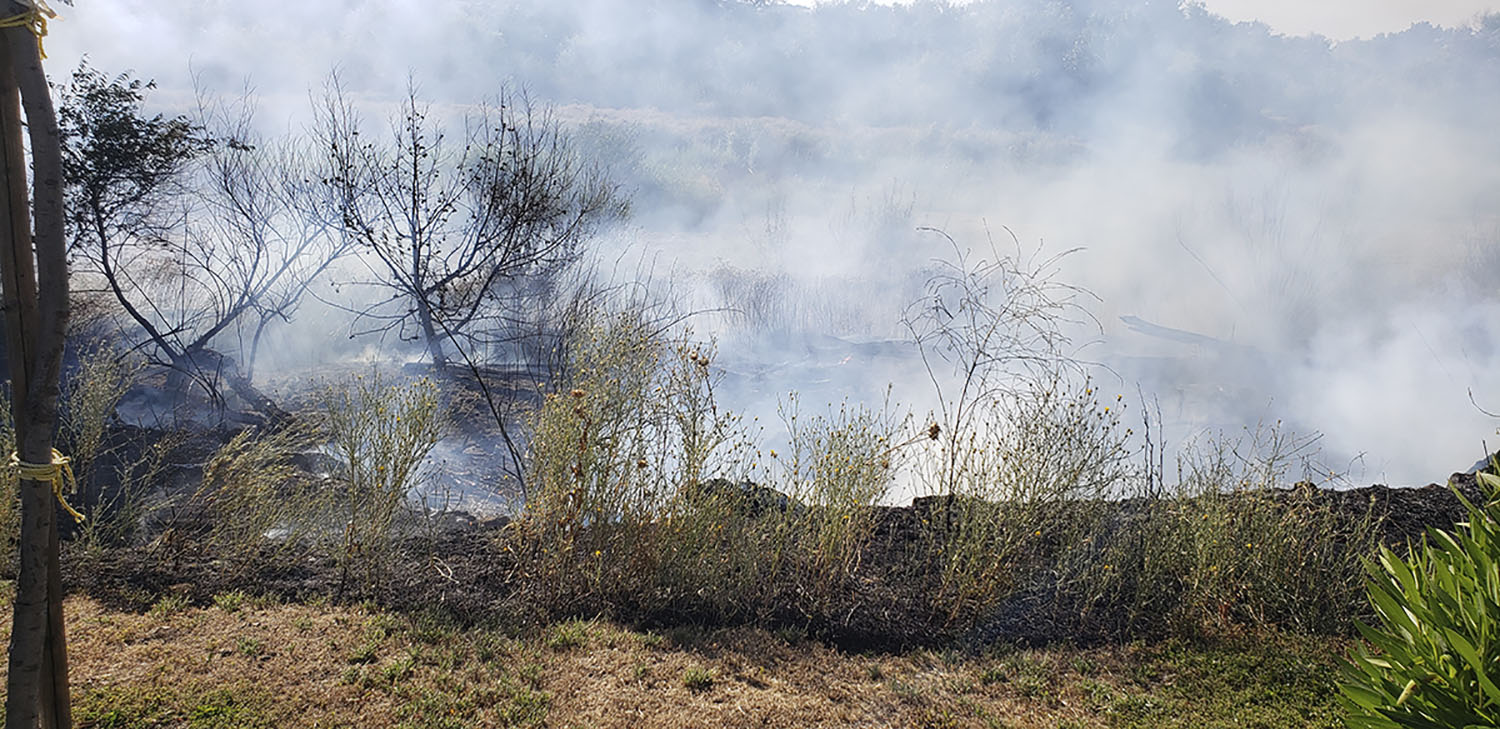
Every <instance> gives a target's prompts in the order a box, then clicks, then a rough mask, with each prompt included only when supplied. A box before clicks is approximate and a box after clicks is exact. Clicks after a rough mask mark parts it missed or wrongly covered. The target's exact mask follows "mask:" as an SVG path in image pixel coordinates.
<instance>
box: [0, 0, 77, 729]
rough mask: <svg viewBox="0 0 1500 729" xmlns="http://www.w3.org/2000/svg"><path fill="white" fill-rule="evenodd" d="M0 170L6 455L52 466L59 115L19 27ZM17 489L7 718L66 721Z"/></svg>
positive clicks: (31, 525)
mask: <svg viewBox="0 0 1500 729" xmlns="http://www.w3.org/2000/svg"><path fill="white" fill-rule="evenodd" d="M3 5H4V7H5V10H4V11H3V13H0V14H3V15H4V16H6V17H13V16H19V15H22V14H24V13H29V12H32V11H34V8H33V7H32V6H30V5H29V4H28V5H23V4H20V3H16V2H13V1H10V0H6V1H4V2H3ZM23 104H24V106H25V108H26V120H27V122H28V124H27V125H26V126H25V127H24V128H25V130H26V131H27V132H28V133H29V135H30V140H31V152H32V167H33V172H34V181H35V184H34V186H32V188H31V190H30V193H29V194H28V189H27V184H26V183H27V174H26V150H25V146H24V145H23V144H22V139H21V134H22V131H23V126H22V123H21V107H22V105H23ZM0 174H3V181H0V187H3V192H4V195H3V198H0V288H3V291H0V295H3V298H4V304H5V341H6V346H7V348H8V354H9V360H10V377H11V400H12V402H11V413H12V418H13V419H14V423H15V434H16V444H15V445H16V457H17V458H19V460H20V461H22V462H25V463H29V464H50V463H52V462H53V455H52V433H53V429H54V427H55V426H56V423H57V399H58V373H59V371H60V369H61V365H62V347H63V340H64V338H65V334H66V330H67V321H68V267H67V250H66V244H65V241H64V239H63V209H62V193H63V179H62V152H61V146H60V138H59V131H58V126H57V116H56V113H55V110H54V108H53V106H52V97H51V91H50V89H48V87H47V79H46V75H45V73H44V72H43V70H42V62H41V53H40V48H39V46H38V43H37V38H36V37H34V36H33V29H32V28H31V27H30V26H29V25H23V26H21V27H6V28H4V29H3V30H0ZM32 205H34V206H35V207H34V211H35V216H34V221H35V227H34V228H33V215H32V207H31V206H32ZM20 489H21V535H20V565H19V568H20V569H19V573H18V575H17V579H16V598H15V603H14V605H13V622H12V627H11V643H10V657H9V667H10V673H9V676H8V677H7V685H6V689H7V690H6V702H5V718H6V726H8V727H12V728H13V729H32V728H33V727H42V728H43V729H54V728H59V727H61V728H67V727H71V726H72V725H73V720H72V710H71V708H70V697H69V689H68V653H67V636H66V634H65V632H64V630H63V607H62V578H61V570H60V566H59V560H58V552H59V545H58V530H57V517H56V511H57V508H56V503H55V499H54V497H53V484H52V482H51V481H50V480H47V479H39V478H38V477H37V474H35V473H31V474H29V475H28V476H26V477H23V478H22V479H21V480H20Z"/></svg>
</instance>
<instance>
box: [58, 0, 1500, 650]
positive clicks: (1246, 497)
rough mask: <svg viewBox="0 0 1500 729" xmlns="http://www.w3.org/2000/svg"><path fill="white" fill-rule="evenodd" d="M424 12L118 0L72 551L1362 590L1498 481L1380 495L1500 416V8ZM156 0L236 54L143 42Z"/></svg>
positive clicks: (1082, 588) (894, 579) (453, 597)
mask: <svg viewBox="0 0 1500 729" xmlns="http://www.w3.org/2000/svg"><path fill="white" fill-rule="evenodd" d="M376 10H377V8H373V7H361V8H354V7H349V8H342V9H341V12H340V13H339V14H338V15H337V16H334V15H329V16H327V17H324V16H323V15H322V13H325V12H330V13H331V12H332V11H331V10H328V9H320V8H313V7H308V8H302V9H298V10H295V11H289V12H288V13H287V14H284V15H278V16H277V18H276V20H274V21H272V20H269V19H267V18H265V17H263V16H261V15H259V14H255V13H254V11H253V10H252V9H250V8H240V7H221V6H217V5H204V4H201V3H153V4H151V6H150V7H146V6H144V5H141V6H136V5H131V4H129V3H125V4H121V5H118V6H115V7H112V8H110V9H103V8H101V9H98V10H97V11H95V10H88V11H85V10H84V9H80V12H79V14H78V18H77V19H76V21H77V23H78V24H79V27H80V28H82V29H83V30H81V31H80V33H79V36H81V37H87V38H89V44H88V45H87V46H83V47H86V48H87V49H88V50H89V53H90V61H89V65H83V66H80V67H79V71H78V73H77V74H75V75H74V76H73V77H72V82H71V84H64V86H66V90H65V91H63V97H62V98H63V110H64V112H63V121H64V130H65V135H66V136H67V137H68V139H67V145H68V146H67V150H68V160H69V165H70V166H69V177H70V179H69V190H70V197H69V213H70V219H71V221H72V227H71V228H70V232H71V234H72V236H73V237H72V239H71V240H72V245H73V250H74V254H75V259H74V271H75V277H76V278H75V281H76V283H75V288H76V290H77V293H78V297H77V310H78V311H79V312H80V315H79V316H78V317H76V322H75V325H76V329H77V335H76V336H75V344H74V345H73V347H72V352H73V354H72V355H70V366H69V374H68V377H69V380H68V381H69V383H72V384H70V385H68V386H67V388H66V391H67V393H69V394H68V395H67V398H66V399H67V404H66V406H65V407H66V410H67V412H68V413H69V416H68V417H69V419H68V420H67V421H66V423H65V426H64V431H65V433H64V437H63V440H64V442H65V443H67V444H68V445H69V447H70V448H71V449H72V452H73V453H75V454H76V455H75V463H76V464H77V470H78V473H79V475H80V479H81V483H82V484H83V489H82V491H81V492H80V493H79V494H77V495H75V496H74V497H73V498H74V499H75V500H76V502H77V503H78V505H79V506H80V508H81V509H82V510H83V511H84V513H85V514H86V515H87V517H88V519H87V520H86V521H85V522H83V523H82V525H80V526H79V527H78V528H77V529H76V530H75V533H74V534H73V545H74V551H73V556H72V557H71V558H70V559H71V560H72V564H73V568H74V574H73V579H74V580H75V581H76V582H75V584H80V585H83V586H85V589H88V590H90V591H93V592H95V593H97V594H99V595H102V596H105V597H107V598H108V599H111V600H116V601H120V602H124V603H128V604H132V605H138V606H140V605H146V604H149V603H151V602H152V601H154V600H156V599H159V598H160V597H161V596H162V595H164V594H167V593H168V592H170V591H171V590H172V589H174V587H173V586H178V587H177V588H176V589H179V590H187V591H188V592H190V593H192V594H193V595H195V596H197V597H198V598H199V599H206V596H208V595H212V594H213V593H214V592H216V591H223V590H227V589H248V590H252V591H253V590H265V591H272V592H279V593H283V594H285V595H287V596H291V597H299V596H300V597H310V596H334V597H336V598H337V599H344V600H355V599H364V598H371V599H377V600H383V601H387V602H389V603H390V604H392V605H394V606H403V605H409V604H412V605H414V604H418V603H420V604H440V605H443V606H446V607H447V608H449V609H452V610H454V611H455V612H458V613H460V614H462V615H463V616H465V617H467V618H471V619H476V620H479V619H484V618H485V616H494V615H503V616H506V617H512V618H517V619H534V620H548V619H553V618H559V617H566V616H577V615H599V614H607V615H612V616H615V617H618V618H620V619H623V620H627V621H634V622H640V623H670V622H681V621H696V622H709V623H735V622H749V621H756V622H769V623H776V624H784V625H797V626H800V627H803V628H807V629H810V630H811V631H812V632H814V633H816V634H819V635H822V636H824V637H829V638H832V639H837V640H841V641H846V642H849V643H853V644H867V645H896V644H909V643H923V642H931V641H936V640H943V639H954V638H959V639H967V640H970V641H972V642H975V643H984V642H992V641H997V640H1050V639H1055V638H1079V639H1083V638H1101V637H1108V638H1119V637H1124V636H1133V635H1154V634H1162V633H1167V632H1178V633H1187V634H1194V633H1201V632H1213V631H1219V630H1234V629H1239V628H1241V627H1243V626H1247V625H1253V626H1277V627H1285V628H1290V629H1299V630H1308V631H1316V632H1334V633H1337V632H1343V631H1348V630H1349V629H1350V626H1351V625H1352V621H1353V620H1354V619H1355V618H1357V617H1360V616H1361V615H1362V614H1363V611H1364V610H1365V609H1366V608H1365V607H1364V603H1363V601H1362V598H1361V596H1360V572H1359V567H1358V564H1359V559H1360V558H1361V557H1363V556H1365V555H1366V554H1368V553H1369V551H1370V550H1371V549H1372V548H1373V546H1374V545H1375V544H1376V543H1378V542H1389V543H1392V544H1399V543H1401V540H1402V539H1404V538H1406V537H1409V536H1411V535H1413V534H1416V533H1418V532H1419V531H1420V528H1421V526H1423V525H1426V524H1433V525H1438V526H1446V525H1448V524H1450V523H1451V521H1452V519H1453V518H1455V517H1456V516H1458V514H1459V513H1460V512H1459V511H1458V509H1457V502H1456V500H1452V499H1449V498H1448V492H1447V491H1446V490H1445V489H1442V488H1440V487H1434V488H1431V489H1423V490H1414V491H1412V492H1410V493H1411V494H1420V496H1395V495H1392V494H1391V493H1389V492H1388V491H1387V490H1383V489H1374V490H1358V491H1350V492H1347V493H1342V494H1340V493H1332V492H1331V491H1330V488H1349V487H1352V486H1356V485H1361V484H1362V483H1369V482H1370V481H1371V480H1376V479H1380V480H1393V481H1397V482H1404V483H1425V482H1428V481H1432V480H1441V479H1444V478H1446V477H1447V475H1448V474H1449V473H1451V472H1453V471H1462V470H1464V469H1465V468H1466V467H1467V465H1468V464H1469V463H1473V462H1474V461H1475V460H1476V459H1477V458H1479V457H1480V456H1481V455H1482V454H1483V453H1484V452H1485V446H1484V444H1483V439H1484V438H1485V437H1486V436H1487V435H1488V434H1490V433H1492V432H1493V431H1494V428H1495V422H1494V419H1493V416H1491V415H1489V414H1487V413H1486V412H1485V411H1484V410H1483V409H1482V407H1481V406H1484V405H1486V404H1488V403H1493V402H1495V401H1496V400H1497V399H1500V391H1495V390H1494V389H1493V386H1492V381H1491V380H1490V379H1486V378H1484V377H1483V376H1482V374H1483V373H1485V372H1488V371H1493V369H1494V365H1495V364H1497V363H1496V360H1495V358H1496V350H1495V346H1494V344H1495V342H1496V341H1497V339H1496V338H1497V335H1500V332H1497V330H1496V325H1495V322H1496V321H1500V319H1497V318H1496V317H1495V316H1494V314H1495V312H1496V310H1497V300H1496V295H1495V287H1494V282H1495V280H1496V275H1495V274H1497V273H1500V268H1497V266H1500V259H1497V258H1496V254H1495V253H1494V251H1496V250H1500V246H1496V245H1495V242H1496V241H1495V234H1496V231H1497V230H1500V222H1497V219H1496V217H1495V215H1496V214H1495V209H1496V208H1495V204H1496V202H1497V201H1496V199H1495V190H1497V189H1500V186H1497V185H1495V184H1494V183H1495V182H1496V180H1495V179H1494V175H1495V173H1494V171H1493V170H1494V169H1497V167H1496V166H1495V165H1492V164H1488V161H1490V160H1494V159H1496V158H1497V156H1500V155H1497V152H1500V150H1497V149H1496V147H1495V141H1494V139H1493V134H1492V133H1491V130H1492V129H1493V128H1494V123H1495V122H1496V121H1500V119H1497V118H1496V117H1497V108H1496V106H1495V104H1496V100H1497V99H1500V94H1497V93H1495V92H1496V91H1500V89H1495V88H1494V86H1495V85H1496V84H1497V83H1500V81H1497V79H1500V73H1496V71H1500V68H1497V66H1500V63H1497V60H1500V35H1497V32H1500V31H1497V28H1500V24H1497V22H1496V21H1495V19H1494V18H1493V17H1487V18H1481V19H1478V20H1476V22H1475V24H1474V25H1473V26H1472V27H1465V28H1435V27H1431V26H1416V27H1413V28H1412V29H1410V30H1408V31H1405V32H1403V33H1400V34H1394V35H1388V36H1381V37H1378V38H1375V39H1371V40H1364V41H1343V42H1338V43H1333V42H1331V41H1328V40H1326V39H1321V38H1315V37H1313V38H1309V37H1286V36H1280V35H1276V34H1273V33H1271V32H1270V31H1269V30H1268V29H1267V28H1266V27H1264V26H1260V25H1253V24H1232V23H1229V22H1228V21H1225V20H1224V19H1223V18H1219V17H1217V16H1214V15H1212V14H1211V13H1209V12H1207V11H1206V10H1204V9H1203V8H1202V7H1201V6H1197V5H1192V4H1188V5H1185V6H1177V5H1175V4H1157V3H1148V4H1139V3H1112V2H1072V3H1056V2H1028V3H1020V4H1005V3H990V2H976V3H972V4H968V5H963V6H950V5H947V4H940V3H922V2H919V3H915V4H912V5H910V6H896V7H886V6H877V5H864V4H826V5H820V6H818V7H816V8H812V9H807V8H800V7H792V6H786V5H780V4H777V3H760V2H699V1H697V0H660V1H658V2H650V3H645V4H632V5H630V6H629V7H628V8H627V7H625V6H617V4H612V3H602V2H598V3H596V2H582V3H569V4H561V3H548V2H530V1H529V0H520V1H517V2H507V3H484V4H467V3H438V4H433V5H430V6H427V7H423V8H422V9H421V11H420V12H417V11H415V10H413V9H411V8H407V7H404V6H403V7H396V6H390V7H380V8H378V10H379V11H380V12H376ZM90 13H97V14H95V15H91V14H90ZM126 15H128V16H130V17H131V18H133V19H134V20H135V21H136V22H144V23H148V24H150V25H152V26H153V27H154V28H156V29H157V32H158V33H159V35H160V37H163V38H168V39H176V40H178V41H180V42H181V43H180V45H179V46H177V47H179V48H189V49H193V63H192V71H193V76H192V81H191V83H190V82H188V80H187V77H186V76H185V71H184V66H183V63H182V59H181V57H180V56H174V57H172V58H157V57H153V56H150V55H144V56H143V55H140V54H141V49H140V48H139V46H138V44H136V45H133V46H132V47H131V48H130V49H128V54H127V49H124V48H123V47H120V46H117V45H114V43H115V41H112V40H110V39H108V38H105V37H103V36H102V35H93V34H92V31H91V28H92V27H93V25H92V24H94V23H99V24H108V23H112V22H115V23H117V21H120V19H121V17H123V16H126ZM283 22H284V23H286V25H284V26H283V25H281V23H283ZM329 28H336V29H337V33H336V34H334V36H335V37H334V38H332V39H330V38H329V37H327V34H326V33H325V34H321V35H318V36H316V38H315V37H314V36H313V35H312V34H313V33H314V31H313V30H312V29H325V30H326V29H329ZM247 29H249V30H248V31H247ZM247 39H251V40H253V43H254V45H255V49H256V50H255V57H256V58H257V59H258V60H257V62H256V65H254V66H253V67H249V66H247V65H246V64H245V62H244V60H243V58H244V53H245V49H246V46H245V44H246V43H247V42H250V40H247ZM69 42H73V41H68V40H65V39H62V38H60V39H59V43H58V44H57V45H58V46H60V47H57V48H54V47H53V46H52V45H51V41H50V40H49V50H50V52H52V53H53V55H54V56H55V57H58V58H67V57H68V54H69V53H73V54H74V55H77V54H76V51H74V50H73V49H72V48H70V47H68V46H67V43H69ZM164 47H165V44H164ZM373 49H382V50H381V51H380V52H375V51H374V50H373ZM390 49H402V50H401V52H388V51H389V50H390ZM102 68H110V69H124V68H132V69H134V71H133V72H131V73H130V74H127V75H123V76H117V75H115V74H116V73H118V72H117V71H114V70H110V71H108V72H104V71H99V70H94V69H102ZM330 69H337V70H335V71H330ZM247 76H248V77H250V78H251V79H252V80H253V81H254V82H255V84H256V85H257V86H256V87H255V88H254V90H252V91H250V92H247V93H245V94H244V95H243V96H239V95H234V94H229V93H227V92H226V90H229V89H235V88H238V87H239V84H240V81H241V79H243V78H245V77H247ZM153 78H154V79H156V80H157V85H156V86H149V85H147V84H145V83H143V82H142V81H138V80H137V79H141V80H144V79H153ZM268 84H269V85H268ZM1491 410H1493V407H1492V408H1491ZM1413 500H1414V502H1413ZM1409 502H1412V503H1416V504H1418V505H1420V506H1421V508H1416V509H1404V508H1398V507H1407V506H1412V503H1409ZM1405 512H1409V513H1406V515H1405V516H1403V513H1405Z"/></svg>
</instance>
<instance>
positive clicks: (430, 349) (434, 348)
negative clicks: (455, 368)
mask: <svg viewBox="0 0 1500 729" xmlns="http://www.w3.org/2000/svg"><path fill="white" fill-rule="evenodd" d="M417 324H418V325H419V326H421V328H422V340H423V341H424V342H426V343H427V354H428V355H430V356H431V357H432V369H433V370H434V371H436V372H441V371H442V370H443V368H444V367H447V366H448V357H447V355H445V354H443V338H442V335H440V334H438V330H437V326H436V324H435V323H434V322H433V320H432V307H430V306H428V305H427V302H426V301H423V300H422V297H421V295H418V296H417Z"/></svg>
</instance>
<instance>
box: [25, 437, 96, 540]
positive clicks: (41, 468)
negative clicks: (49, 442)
mask: <svg viewBox="0 0 1500 729" xmlns="http://www.w3.org/2000/svg"><path fill="white" fill-rule="evenodd" d="M72 462H73V460H72V459H71V458H68V457H67V456H65V455H63V454H62V453H61V452H59V451H58V450H57V449H56V448H53V449H52V462H51V463H28V462H26V461H23V460H21V455H20V454H19V453H12V454H10V465H12V466H14V467H15V469H16V473H18V474H20V476H21V478H22V479H25V480H27V481H48V482H51V484H52V495H53V496H56V497H57V503H59V504H62V508H63V511H66V512H68V513H69V514H70V515H72V517H73V520H74V521H77V522H80V523H81V522H82V521H83V514H80V513H78V510H76V509H74V508H73V507H71V506H69V505H68V500H67V499H66V498H63V486H64V485H65V484H66V485H67V486H68V488H69V490H71V491H77V490H78V481H77V480H76V479H74V478H73V466H72Z"/></svg>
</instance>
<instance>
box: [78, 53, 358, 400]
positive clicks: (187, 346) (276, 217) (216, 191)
mask: <svg viewBox="0 0 1500 729" xmlns="http://www.w3.org/2000/svg"><path fill="white" fill-rule="evenodd" d="M149 89H150V85H149V84H142V83H141V82H139V81H132V80H129V79H128V78H127V77H125V76H121V77H117V78H115V79H113V80H108V79H106V78H105V77H104V76H103V75H102V74H100V73H98V72H97V71H95V70H93V69H91V68H88V67H87V66H82V67H80V68H79V70H78V72H76V73H75V74H74V77H73V83H72V84H71V85H70V87H69V89H68V92H67V93H66V94H65V95H64V97H63V114H62V116H63V122H64V123H63V130H64V148H65V154H66V163H67V165H68V168H69V174H68V188H69V203H70V205H69V213H70V223H71V228H72V233H73V239H72V250H73V253H74V255H75V258H76V259H77V260H78V262H81V263H82V264H84V265H82V266H81V267H80V272H81V273H83V274H85V275H86V276H89V277H91V278H92V279H93V280H94V281H97V282H98V285H99V286H101V287H102V288H104V289H105V290H107V291H108V292H109V293H111V294H112V295H113V297H114V299H115V300H116V301H117V302H118V303H119V305H120V308H121V310H122V311H123V312H124V314H125V318H126V320H127V323H128V325H130V326H131V327H133V328H134V329H137V330H139V332H140V333H141V335H142V336H141V339H140V341H139V346H140V347H141V348H142V349H143V350H144V351H145V352H146V353H147V355H148V356H149V357H151V358H152V359H153V360H154V361H155V362H157V363H159V364H162V365H166V366H168V367H170V368H171V369H172V370H173V371H174V372H175V373H177V374H178V375H180V376H184V377H191V378H194V379H196V380H197V381H198V382H199V383H201V384H202V385H204V386H205V387H206V388H207V390H208V391H209V392H210V393H213V394H217V393H219V392H220V391H221V386H222V385H223V384H227V385H229V386H230V388H232V390H233V391H234V392H235V393H236V394H238V395H239V396H240V397H241V398H243V399H244V400H245V401H246V402H247V404H248V405H249V406H250V407H251V408H253V409H255V410H258V411H260V412H261V413H262V414H263V415H266V416H268V417H271V418H273V419H279V418H281V417H282V416H283V414H282V413H281V412H280V410H279V409H277V408H276V407H275V405H274V403H272V402H271V401H270V400H269V399H268V398H266V397H265V396H264V395H262V394H261V393H260V392H259V391H258V390H256V389H255V387H254V386H253V384H252V383H251V381H250V374H251V373H252V372H253V369H252V367H253V361H254V356H255V353H256V349H257V346H258V344H259V341H260V338H261V335H262V334H263V332H264V331H265V329H266V327H267V326H268V325H269V324H270V323H272V322H274V321H277V320H282V321H287V320H290V319H291V317H292V316H293V315H294V314H295V312H296V310H297V306H298V303H299V302H300V300H301V298H302V296H303V295H304V294H305V293H306V292H307V290H308V287H309V286H310V285H311V284H312V282H313V281H315V280H316V279H317V278H318V277H319V276H320V275H322V274H323V273H324V272H325V271H326V270H327V268H328V267H329V266H330V265H331V264H332V262H333V261H335V260H336V259H337V258H338V257H339V256H340V255H341V254H342V253H343V252H344V251H345V250H347V247H348V246H347V244H346V241H347V239H346V238H344V237H343V236H342V235H341V234H339V232H338V231H337V230H335V229H334V228H335V227H334V226H329V225H327V224H326V220H327V218H328V217H329V216H328V215H327V214H320V213H319V211H317V210H316V209H315V207H316V204H317V201H318V200H320V199H321V185H313V183H312V178H313V177H315V176H316V175H314V174H312V173H310V172H306V170H305V169H304V167H305V165H304V161H305V160H306V159H307V158H306V157H305V156H304V155H302V154H301V153H300V152H299V151H298V150H297V149H296V146H295V143H293V142H291V141H285V142H281V143H276V144H267V143H264V142H263V141H261V140H260V139H258V138H257V135H256V134H255V133H254V131H253V125H252V120H253V108H252V107H251V105H250V104H249V102H248V101H245V102H242V103H240V104H238V105H227V104H221V103H218V102H207V101H205V102H202V103H201V104H200V116H201V118H200V120H198V121H191V120H189V119H188V118H187V117H183V116H179V117H176V118H172V119H165V118H163V117H161V116H160V115H158V116H155V117H147V116H145V115H144V114H143V113H142V111H141V108H140V107H141V103H142V102H143V100H144V93H145V91H147V90H149ZM304 173H305V174H304ZM309 190H313V191H316V192H318V193H319V194H318V195H312V194H309ZM235 337H238V338H239V339H241V340H242V344H241V346H239V347H238V352H239V354H240V357H241V358H242V359H244V360H245V366H244V368H243V369H241V367H240V365H238V364H237V363H236V362H235V360H234V359H233V358H232V357H231V356H226V355H224V354H221V352H220V351H219V350H220V349H221V348H222V347H223V346H224V345H225V344H228V343H230V342H231V340H232V339H233V338H235ZM246 338H248V340H249V341H248V344H245V343H243V340H244V339H246Z"/></svg>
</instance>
